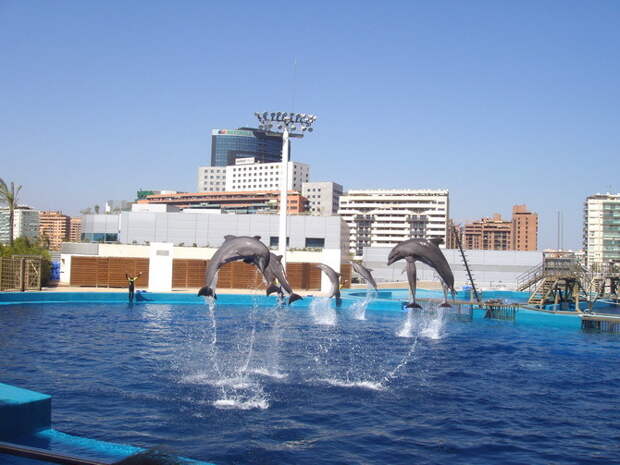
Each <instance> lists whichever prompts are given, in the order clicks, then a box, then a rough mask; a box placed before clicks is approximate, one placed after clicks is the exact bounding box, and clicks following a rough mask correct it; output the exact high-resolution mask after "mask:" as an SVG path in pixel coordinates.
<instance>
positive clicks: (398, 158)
mask: <svg viewBox="0 0 620 465" xmlns="http://www.w3.org/2000/svg"><path fill="white" fill-rule="evenodd" d="M619 56H620V3H619V2H616V1H596V2H583V1H576V2H572V1H562V2H560V1H519V2H516V1H515V2H512V3H508V2H491V1H489V2H484V1H471V2H464V1H437V2H430V1H428V2H372V3H370V2H320V1H319V2H307V3H305V4H298V3H295V2H293V3H291V2H277V1H275V2H273V1H272V2H267V3H265V2H234V1H233V2H230V1H229V2H204V1H195V2H192V1H181V2H172V1H170V2H157V1H146V0H145V1H141V2H140V1H134V2H122V1H105V2H104V1H100V2H98V3H97V2H83V1H74V2H70V1H54V2H50V1H34V0H33V1H13V0H0V159H1V161H2V164H1V166H2V168H1V169H0V177H2V178H4V179H8V180H13V181H15V182H16V183H19V184H22V185H23V190H22V200H23V202H24V203H27V204H30V205H32V206H35V207H37V208H42V209H48V208H49V209H61V210H63V211H65V212H66V213H69V214H77V213H78V212H79V210H80V209H82V208H84V207H87V206H92V205H94V204H96V203H99V204H102V203H103V202H104V201H105V200H106V199H129V200H131V199H133V198H134V196H135V191H136V190H137V189H138V188H156V189H157V188H168V189H177V190H186V191H193V190H195V188H196V169H197V167H198V166H199V165H203V164H208V163H209V157H210V130H211V129H212V128H221V127H227V128H232V127H238V126H242V125H251V124H253V123H254V116H253V113H254V112H255V111H266V110H275V111H278V110H281V111H301V112H309V113H315V114H317V115H318V116H319V120H318V121H317V124H316V131H315V132H314V133H313V134H312V135H311V136H310V137H307V138H306V139H304V140H302V141H299V142H297V141H296V144H295V146H294V148H293V158H294V159H295V160H299V161H302V162H306V163H309V164H310V165H311V178H313V179H314V180H334V181H337V182H340V183H342V184H343V185H344V186H345V189H349V188H351V189H353V188H448V189H449V190H450V200H451V216H452V217H453V218H455V219H456V220H458V221H464V220H469V219H475V218H480V217H481V216H490V215H491V214H492V213H494V212H499V213H502V214H503V215H505V216H509V215H510V210H511V206H512V205H513V204H516V203H526V204H527V205H528V206H529V207H530V208H531V209H532V210H533V211H537V212H538V213H539V214H540V227H541V231H540V241H539V242H540V245H541V246H542V247H554V246H555V245H556V234H557V232H556V215H557V213H556V212H557V211H562V212H563V214H564V230H565V233H564V236H565V241H564V245H565V246H566V247H573V248H575V247H580V246H581V239H580V238H581V228H582V214H583V202H584V199H585V197H586V196H587V195H589V194H592V193H596V192H606V191H609V190H612V191H615V192H617V191H620V169H619V168H620V86H619V83H620V60H619ZM295 60H296V61H297V72H296V74H295V75H294V73H293V62H294V61H295ZM293 103H294V106H293Z"/></svg>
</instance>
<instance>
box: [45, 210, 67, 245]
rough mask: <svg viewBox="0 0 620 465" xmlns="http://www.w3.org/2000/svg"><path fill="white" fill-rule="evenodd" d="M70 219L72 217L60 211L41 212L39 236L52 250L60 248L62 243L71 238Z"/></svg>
mask: <svg viewBox="0 0 620 465" xmlns="http://www.w3.org/2000/svg"><path fill="white" fill-rule="evenodd" d="M70 221H71V218H69V217H68V216H67V215H63V214H62V213H60V212H58V211H42V212H40V213H39V237H40V238H41V240H42V241H43V242H44V243H47V244H49V248H50V249H51V250H59V249H60V244H62V243H63V242H64V241H66V240H67V239H68V238H69V231H70V227H71V226H70Z"/></svg>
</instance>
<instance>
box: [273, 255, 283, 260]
mask: <svg viewBox="0 0 620 465" xmlns="http://www.w3.org/2000/svg"><path fill="white" fill-rule="evenodd" d="M274 256H275V257H276V258H277V259H278V261H279V262H281V261H282V255H274Z"/></svg>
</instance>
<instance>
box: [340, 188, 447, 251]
mask: <svg viewBox="0 0 620 465" xmlns="http://www.w3.org/2000/svg"><path fill="white" fill-rule="evenodd" d="M338 214H339V215H341V216H342V219H343V220H344V221H345V222H346V223H347V225H348V226H349V230H350V252H351V254H352V255H354V256H356V257H361V256H362V254H363V249H364V247H393V246H395V245H396V244H398V243H399V242H401V241H404V240H407V239H411V238H417V237H419V238H426V239H434V238H437V239H441V240H442V241H444V242H445V239H446V225H447V221H448V215H449V199H448V191H447V190H431V189H373V190H350V191H348V192H347V193H346V194H345V195H343V196H342V197H340V208H339V210H338Z"/></svg>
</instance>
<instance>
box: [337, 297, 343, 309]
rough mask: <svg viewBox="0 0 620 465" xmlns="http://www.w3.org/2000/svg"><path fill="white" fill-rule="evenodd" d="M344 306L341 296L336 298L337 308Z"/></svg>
mask: <svg viewBox="0 0 620 465" xmlns="http://www.w3.org/2000/svg"><path fill="white" fill-rule="evenodd" d="M341 305H342V299H341V298H340V296H336V307H340V306H341Z"/></svg>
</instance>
